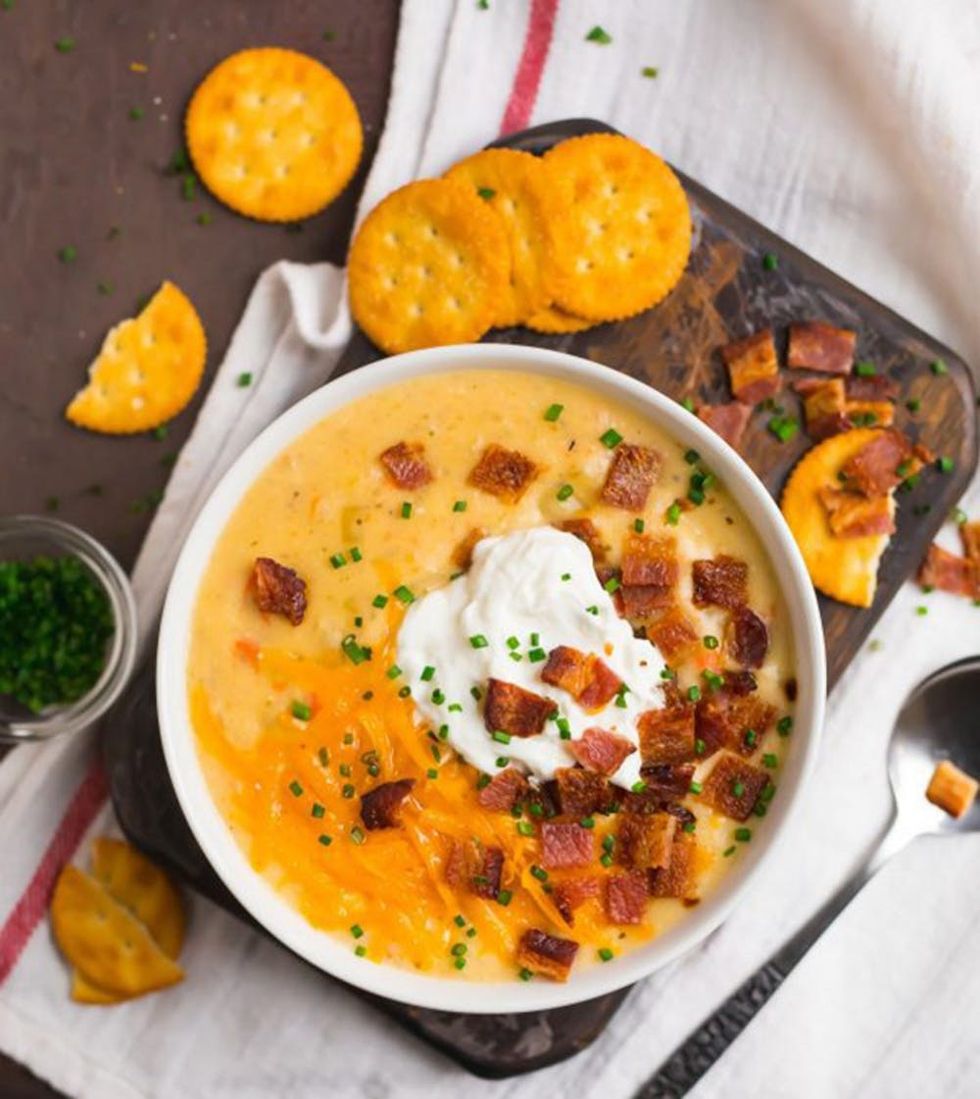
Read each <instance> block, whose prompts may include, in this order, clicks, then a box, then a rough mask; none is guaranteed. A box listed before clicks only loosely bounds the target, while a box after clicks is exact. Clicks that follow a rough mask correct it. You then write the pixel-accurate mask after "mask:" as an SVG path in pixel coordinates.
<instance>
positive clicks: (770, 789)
mask: <svg viewBox="0 0 980 1099" xmlns="http://www.w3.org/2000/svg"><path fill="white" fill-rule="evenodd" d="M775 796H776V787H775V785H774V784H773V783H771V782H767V783H766V785H765V786H764V787H763V788H762V793H761V794H760V795H759V800H760V801H772V799H773V798H774V797H775Z"/></svg>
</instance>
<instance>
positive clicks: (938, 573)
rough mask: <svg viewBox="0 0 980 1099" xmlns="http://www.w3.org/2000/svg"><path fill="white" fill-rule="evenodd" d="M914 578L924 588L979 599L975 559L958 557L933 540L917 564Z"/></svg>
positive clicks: (978, 570) (979, 573)
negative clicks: (920, 561) (924, 555)
mask: <svg viewBox="0 0 980 1099" xmlns="http://www.w3.org/2000/svg"><path fill="white" fill-rule="evenodd" d="M916 580H917V581H918V582H919V583H920V584H921V585H922V586H923V587H924V588H938V589H939V590H940V591H945V592H949V593H950V594H951V595H965V596H967V597H968V598H970V599H980V567H978V565H977V562H976V560H972V561H971V560H970V559H969V558H967V557H958V556H957V555H956V554H955V553H950V552H949V551H948V550H944V549H943V548H942V546H937V545H936V543H935V542H933V544H932V545H931V546H930V547H929V550H928V552H927V553H926V557H925V560H924V561H923V562H922V564H921V565H920V566H919V572H918V574H917V575H916Z"/></svg>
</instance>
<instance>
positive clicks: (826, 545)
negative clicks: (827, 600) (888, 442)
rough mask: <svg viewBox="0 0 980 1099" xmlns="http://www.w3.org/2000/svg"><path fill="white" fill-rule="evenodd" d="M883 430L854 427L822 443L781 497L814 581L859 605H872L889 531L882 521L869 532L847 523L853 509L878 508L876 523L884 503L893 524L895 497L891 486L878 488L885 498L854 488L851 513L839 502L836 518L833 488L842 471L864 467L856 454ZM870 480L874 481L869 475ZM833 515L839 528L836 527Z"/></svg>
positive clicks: (825, 590)
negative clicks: (850, 530)
mask: <svg viewBox="0 0 980 1099" xmlns="http://www.w3.org/2000/svg"><path fill="white" fill-rule="evenodd" d="M881 434H883V433H882V432H877V431H875V430H874V429H872V428H855V429H854V430H852V431H845V432H842V433H841V434H839V435H832V436H831V437H830V438H829V439H825V440H824V441H823V442H822V443H818V444H817V446H815V447H813V449H812V450H809V451H808V452H807V453H806V454H804V455H803V457H802V458H801V459H800V461H799V462H798V463H797V465H796V467H795V468H794V470H793V472H792V474H791V475H790V478H789V481H788V482H787V484H786V488H785V489H784V490H783V497H782V501H781V507H782V512H783V516H784V517H785V519H786V522H787V523H788V524H789V528H790V530H791V531H792V532H793V536H794V537H795V539H796V542H797V545H798V546H799V547H800V552H801V553H802V554H803V560H804V562H805V563H806V567H807V571H808V572H809V573H810V579H811V580H812V581H813V584H814V587H816V588H817V590H818V591H821V592H823V593H824V595H829V596H830V597H831V598H832V599H837V600H839V601H840V602H842V603H849V604H851V605H852V606H856V607H870V606H871V603H872V602H873V600H874V594H875V589H876V587H877V582H878V564H879V562H880V561H881V557H882V555H883V554H884V552H885V549H886V548H887V546H888V542H889V539H890V538H891V534H890V530H886V529H884V527H885V523H884V522H881V523H880V525H878V526H876V527H874V528H873V529H872V532H871V533H864V534H848V533H847V526H848V525H849V524H850V523H851V522H853V521H854V516H853V509H854V508H855V507H856V508H858V509H859V510H860V509H861V508H862V507H865V508H866V510H867V509H868V508H870V510H872V511H874V512H875V516H874V517H875V520H876V523H877V522H878V521H879V520H880V519H881V516H880V515H878V514H877V513H878V512H880V511H881V510H882V509H884V518H885V519H886V520H887V524H888V527H889V528H890V527H891V523H892V520H893V518H894V513H895V501H894V498H893V496H892V495H891V494H890V493H888V492H887V491H886V492H885V493H879V494H878V499H879V500H880V501H883V503H874V502H873V500H874V498H873V497H866V496H864V495H861V494H854V495H855V500H854V501H851V500H850V499H848V501H846V508H847V509H849V510H851V519H850V520H848V519H847V518H846V512H845V516H842V515H841V506H837V518H836V520H833V516H834V510H833V505H834V504H839V502H838V499H837V497H836V495H834V494H835V493H839V492H840V491H841V489H842V484H843V483H842V481H841V479H840V474H842V473H843V471H844V470H845V469H846V468H849V469H852V470H854V469H857V470H860V471H863V470H864V468H865V465H866V463H865V462H864V461H860V460H859V461H858V462H857V463H856V465H855V464H854V462H855V459H856V458H857V457H858V456H859V455H861V454H862V452H864V451H865V448H866V447H867V446H868V445H869V444H872V443H875V442H876V440H877V437H878V436H879V435H881ZM867 483H869V484H871V483H872V482H871V480H870V479H869V480H868V482H867ZM888 483H891V479H889V480H888ZM874 484H875V485H877V484H878V481H877V480H875V481H874ZM892 487H894V485H892ZM821 494H823V496H824V498H825V499H826V500H829V501H831V502H832V506H831V508H828V507H827V506H825V503H824V502H823V501H822V500H821ZM828 494H830V495H828ZM848 495H849V496H850V495H851V494H848ZM862 501H863V503H862ZM832 520H833V521H834V522H835V523H836V525H837V526H838V530H839V531H840V532H841V533H835V532H834V527H833V526H832V525H831V524H832ZM851 529H852V530H853V527H852V528H851Z"/></svg>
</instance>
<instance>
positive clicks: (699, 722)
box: [695, 693, 776, 756]
mask: <svg viewBox="0 0 980 1099" xmlns="http://www.w3.org/2000/svg"><path fill="white" fill-rule="evenodd" d="M775 718H776V710H775V708H774V707H772V706H770V705H769V703H768V702H765V701H763V700H762V699H761V698H759V697H757V696H755V695H748V696H745V697H730V696H727V695H725V694H723V693H721V694H718V695H715V696H714V697H709V698H702V699H701V701H700V702H699V703H698V704H697V707H696V709H695V728H696V730H697V736H698V739H699V740H703V741H704V744H705V755H706V756H710V755H711V754H712V753H714V752H717V751H718V750H719V749H721V748H729V749H731V750H733V751H736V752H739V753H740V754H741V755H743V756H750V755H752V753H753V752H754V751H756V749H757V748H758V747H759V744H760V742H761V740H762V736H763V734H764V733H765V732H766V730H767V729H768V728H769V726H770V725H772V723H773V721H774V720H775ZM750 729H751V730H752V731H753V732H754V733H756V740H755V743H754V744H747V743H746V741H745V734H746V733H747V732H748V731H749V730H750Z"/></svg>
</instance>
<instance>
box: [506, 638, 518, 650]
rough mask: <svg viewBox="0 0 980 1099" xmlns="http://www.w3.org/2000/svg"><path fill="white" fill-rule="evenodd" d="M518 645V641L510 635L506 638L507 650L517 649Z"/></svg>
mask: <svg viewBox="0 0 980 1099" xmlns="http://www.w3.org/2000/svg"><path fill="white" fill-rule="evenodd" d="M520 645H521V643H520V640H519V639H518V638H516V637H514V636H513V635H511V636H510V637H508V638H507V648H508V649H519V648H520Z"/></svg>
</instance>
